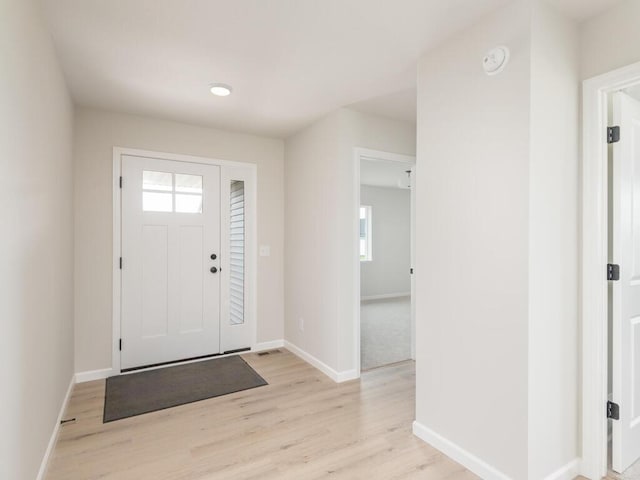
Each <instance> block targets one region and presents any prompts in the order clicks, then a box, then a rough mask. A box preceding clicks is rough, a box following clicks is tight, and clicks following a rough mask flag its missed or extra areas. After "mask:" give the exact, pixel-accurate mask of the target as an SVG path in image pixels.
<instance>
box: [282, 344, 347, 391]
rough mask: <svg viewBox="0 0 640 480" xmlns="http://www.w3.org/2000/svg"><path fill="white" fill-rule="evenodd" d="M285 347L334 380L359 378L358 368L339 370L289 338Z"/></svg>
mask: <svg viewBox="0 0 640 480" xmlns="http://www.w3.org/2000/svg"><path fill="white" fill-rule="evenodd" d="M284 348H286V349H287V350H289V351H290V352H291V353H293V354H294V355H296V356H298V357H300V358H301V359H302V360H304V361H305V362H307V363H309V364H311V365H313V366H314V367H316V368H317V369H318V370H320V371H321V372H322V373H324V374H325V375H326V376H327V377H329V378H330V379H331V380H333V381H334V382H336V383H341V382H346V381H349V380H355V379H356V378H358V373H357V371H356V370H345V371H343V372H338V371H336V370H334V369H333V368H331V367H330V366H329V365H327V364H326V363H324V362H322V361H321V360H318V359H317V358H316V357H314V356H313V355H311V354H310V353H307V352H305V351H304V350H302V349H301V348H300V347H298V346H296V345H294V344H293V343H291V342H289V341H287V340H285V341H284Z"/></svg>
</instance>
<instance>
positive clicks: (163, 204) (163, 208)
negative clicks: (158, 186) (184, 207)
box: [142, 192, 173, 212]
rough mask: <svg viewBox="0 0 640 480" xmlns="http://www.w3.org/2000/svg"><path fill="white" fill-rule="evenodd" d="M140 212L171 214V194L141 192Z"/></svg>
mask: <svg viewBox="0 0 640 480" xmlns="http://www.w3.org/2000/svg"><path fill="white" fill-rule="evenodd" d="M142 210H143V211H145V212H172V211H173V198H172V195H171V193H160V192H142Z"/></svg>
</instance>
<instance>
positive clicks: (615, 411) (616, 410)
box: [607, 402, 620, 420]
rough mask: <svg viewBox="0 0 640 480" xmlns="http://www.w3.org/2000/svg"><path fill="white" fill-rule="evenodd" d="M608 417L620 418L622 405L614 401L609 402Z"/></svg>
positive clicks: (612, 418)
mask: <svg viewBox="0 0 640 480" xmlns="http://www.w3.org/2000/svg"><path fill="white" fill-rule="evenodd" d="M607 418H610V419H611V420H620V405H618V404H617V403H613V402H607Z"/></svg>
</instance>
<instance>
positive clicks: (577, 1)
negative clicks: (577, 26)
mask: <svg viewBox="0 0 640 480" xmlns="http://www.w3.org/2000/svg"><path fill="white" fill-rule="evenodd" d="M621 1H622V0H550V1H549V3H551V4H553V5H555V6H556V7H557V8H558V10H560V11H562V12H564V13H565V14H567V15H568V16H569V17H571V18H574V19H575V20H578V21H582V20H586V19H587V18H589V17H592V16H594V15H597V14H599V13H602V12H604V11H605V10H607V9H609V8H611V7H613V6H614V5H615V4H616V3H620V2H621Z"/></svg>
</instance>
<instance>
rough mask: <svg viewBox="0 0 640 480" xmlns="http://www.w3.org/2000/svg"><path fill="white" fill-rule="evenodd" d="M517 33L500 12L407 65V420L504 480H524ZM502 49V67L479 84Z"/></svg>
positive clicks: (522, 90) (520, 26) (525, 102)
mask: <svg viewBox="0 0 640 480" xmlns="http://www.w3.org/2000/svg"><path fill="white" fill-rule="evenodd" d="M529 23H530V12H529V8H528V7H527V6H526V5H524V4H523V2H516V3H512V4H510V5H509V6H507V7H505V8H503V9H500V10H498V11H496V12H495V13H494V14H492V15H490V16H488V17H486V18H485V19H483V20H482V21H480V22H479V23H477V24H476V25H475V26H473V27H472V28H470V29H467V30H465V31H464V32H461V33H460V34H458V35H457V36H455V37H454V38H452V39H451V40H450V41H448V42H445V43H444V44H442V45H441V46H440V47H438V48H436V49H434V50H432V51H431V52H428V53H427V54H426V55H425V56H423V57H422V58H421V59H420V62H419V65H418V155H417V171H418V175H417V177H416V182H417V183H416V245H418V246H419V247H418V248H416V262H415V267H416V269H415V275H416V278H415V282H416V298H415V301H416V357H417V358H416V362H417V366H416V369H417V372H416V421H417V422H418V423H419V424H421V425H422V426H424V427H426V428H428V429H429V430H431V431H432V432H435V433H436V434H438V435H440V436H442V437H444V438H446V439H448V440H449V441H451V442H453V443H454V444H456V445H458V446H459V447H460V448H462V449H464V450H466V451H467V452H470V453H471V454H473V455H475V456H477V457H479V458H480V459H482V460H483V461H484V462H486V463H487V464H489V465H491V466H493V467H494V468H495V469H497V470H499V471H501V472H503V473H504V474H506V475H507V476H509V477H510V478H514V479H525V478H527V440H528V439H527V330H528V323H527V314H528V253H527V251H528V208H529V199H528V190H529V187H528V183H529V95H530V77H529V75H530V63H531V55H530V25H529ZM502 44H504V45H507V46H508V47H509V48H510V49H511V54H512V56H511V62H510V63H509V65H508V67H507V68H506V70H505V71H504V72H503V73H502V74H500V75H497V76H494V77H489V76H486V75H485V74H484V73H483V71H482V68H481V60H482V57H483V55H484V54H485V52H486V51H487V50H489V49H490V48H491V47H494V46H496V45H502ZM452 126H455V128H452Z"/></svg>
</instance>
